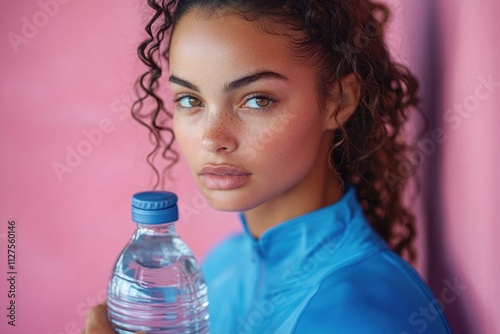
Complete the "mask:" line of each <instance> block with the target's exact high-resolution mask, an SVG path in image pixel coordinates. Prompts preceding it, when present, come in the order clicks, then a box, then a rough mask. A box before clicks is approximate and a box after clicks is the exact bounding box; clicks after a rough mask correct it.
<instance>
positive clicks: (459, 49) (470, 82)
mask: <svg viewBox="0 0 500 334" xmlns="http://www.w3.org/2000/svg"><path fill="white" fill-rule="evenodd" d="M440 2H441V3H440V7H439V8H438V9H439V10H437V9H436V7H437V5H436V2H432V3H431V1H430V0H428V1H421V2H418V3H417V2H414V1H408V2H407V1H399V0H393V1H391V4H392V5H393V7H394V9H395V12H396V15H398V18H397V19H396V20H395V21H394V22H393V30H392V33H391V43H392V45H393V46H394V49H395V54H397V55H399V56H400V57H401V59H402V60H403V61H404V62H406V63H407V64H409V65H410V67H412V68H413V69H414V70H416V71H418V72H419V75H420V76H421V78H422V81H423V84H424V85H423V86H424V93H426V94H428V95H429V96H433V99H431V100H432V103H429V106H430V110H434V112H435V113H436V115H438V116H436V117H434V118H435V121H436V122H435V125H434V126H441V127H443V129H444V130H445V131H446V138H447V139H446V141H445V142H443V143H442V144H440V145H438V146H439V149H438V150H437V151H436V152H435V153H434V154H432V155H429V159H428V160H429V162H433V163H430V164H429V166H430V167H429V170H430V175H432V177H434V180H436V182H435V183H432V184H431V185H430V186H429V187H428V189H427V192H429V193H431V194H435V197H433V198H432V203H437V204H435V206H432V205H430V204H429V202H430V200H429V198H431V197H430V196H429V197H425V198H424V199H422V200H420V201H419V202H418V203H420V204H419V205H418V206H417V209H418V208H424V207H427V209H428V210H426V211H422V213H421V214H420V216H421V217H422V218H428V221H429V222H431V223H432V224H431V226H427V227H426V224H422V227H421V231H422V232H421V234H420V239H419V245H421V246H422V247H423V246H426V245H427V246H428V247H426V250H423V249H422V250H421V251H420V254H421V259H422V260H421V261H420V262H419V264H418V268H419V270H420V271H421V272H422V273H424V274H428V277H429V279H430V283H431V284H432V287H433V289H434V291H435V292H436V293H437V294H438V297H439V294H440V292H442V290H443V289H444V288H445V287H446V282H450V281H451V282H453V281H454V280H455V279H458V281H459V282H460V284H462V285H466V289H465V290H463V292H462V293H461V295H460V296H458V297H457V298H456V299H455V300H454V301H453V302H450V303H449V304H446V305H445V307H446V312H447V314H448V316H449V317H450V320H451V322H452V323H453V324H454V327H455V331H456V332H457V333H496V332H499V331H500V322H499V320H498V316H497V317H496V318H495V317H494V314H495V311H496V313H497V314H498V311H499V310H500V307H499V303H498V300H500V293H499V288H498V286H497V285H495V284H494V283H495V282H496V281H498V279H499V278H500V273H499V272H498V270H499V269H498V266H495V263H497V264H498V263H499V262H500V258H499V257H500V256H499V255H498V254H499V252H498V251H497V250H496V249H495V248H494V244H493V243H494V239H493V238H494V236H500V228H499V225H498V224H495V220H494V216H493V215H494V213H493V209H494V208H495V207H497V206H498V205H497V206H495V204H499V203H495V202H494V201H495V199H494V196H495V195H496V193H498V191H495V190H496V189H498V187H499V186H500V184H499V183H500V174H499V173H498V171H496V169H497V168H496V164H495V163H497V161H495V157H494V155H493V154H494V153H493V152H496V150H495V148H494V143H495V142H498V140H497V141H495V140H494V138H497V137H498V136H499V135H498V131H497V132H495V130H494V128H493V127H494V126H495V125H496V124H495V121H500V116H498V114H497V113H495V111H496V110H495V106H498V105H499V104H500V95H499V94H498V93H497V90H499V89H500V88H499V86H498V85H497V86H494V87H492V88H491V89H492V91H491V92H490V93H491V94H490V95H489V96H488V97H487V98H484V99H483V98H481V100H479V102H478V107H477V108H475V105H473V103H475V101H476V100H474V95H475V94H476V89H477V87H478V86H480V85H481V80H480V79H479V78H481V77H482V78H485V79H488V78H489V76H490V75H491V76H492V79H493V81H495V82H498V81H500V72H499V70H498V69H499V67H498V66H497V65H496V64H495V63H494V61H495V60H497V59H500V57H499V56H500V55H499V54H498V51H495V47H496V48H497V49H498V47H499V45H498V44H499V43H498V42H494V41H495V39H498V38H496V37H497V36H496V34H495V33H496V32H497V31H500V29H499V28H500V26H499V23H498V20H497V19H496V17H495V16H494V15H495V13H498V12H500V11H499V9H500V8H498V2H495V1H493V0H492V1H489V2H488V1H482V2H481V3H479V2H472V1H467V0H460V1H456V0H455V1H451V0H449V1H444V0H442V1H440ZM49 3H50V4H56V6H49V7H47V6H43V5H42V4H49ZM137 4H138V1H132V0H128V1H123V0H122V1H117V0H109V1H98V0H87V1H70V0H64V1H63V0H41V1H35V0H26V1H17V2H8V3H7V1H0V35H1V36H2V38H1V40H0V59H1V62H0V74H1V81H0V104H1V106H0V108H1V109H0V126H1V131H0V145H1V150H0V259H1V260H0V273H1V274H0V275H1V276H0V281H1V282H2V283H1V284H0V309H2V310H5V308H6V307H7V305H8V302H9V300H8V298H7V295H6V294H7V291H8V286H7V285H6V284H5V282H6V278H5V276H6V272H7V267H6V258H7V250H6V245H5V243H6V241H7V236H8V235H7V232H8V230H7V226H8V221H9V220H15V221H16V242H17V243H16V247H17V248H16V252H17V253H16V256H17V258H16V268H15V270H16V271H17V275H16V293H17V294H16V314H17V319H16V327H11V326H8V325H7V324H6V318H5V316H4V315H2V316H1V317H0V319H2V320H0V332H1V333H47V334H60V333H68V334H69V333H79V332H80V330H81V328H82V326H83V323H84V319H85V313H86V311H87V310H88V308H89V307H90V306H92V305H94V304H96V303H97V302H100V301H102V300H103V299H104V297H105V296H104V291H105V290H104V289H105V287H106V282H107V279H108V275H109V272H110V269H111V267H112V265H113V262H114V260H115V258H116V256H117V254H118V252H119V251H120V250H121V248H122V247H123V245H124V244H125V242H126V241H127V240H128V238H129V237H130V235H131V233H132V230H133V224H132V223H131V222H130V219H129V210H130V209H129V201H130V196H131V194H132V193H134V192H136V191H139V190H144V189H148V188H149V187H150V186H151V173H150V171H149V167H148V166H147V165H146V164H145V163H144V158H145V155H146V153H147V151H148V149H149V145H148V141H147V137H146V131H145V130H143V129H142V128H140V127H139V126H137V125H136V124H135V123H134V122H133V121H131V120H130V118H129V117H128V110H127V108H128V107H129V106H130V103H131V95H130V94H131V91H132V84H133V81H134V80H135V78H136V75H137V74H138V73H139V70H138V66H137V60H136V56H135V47H136V42H137V35H138V33H140V32H141V31H142V26H141V25H142V22H144V19H143V16H142V15H139V14H138V13H137V11H138V5H137ZM494 5H496V6H497V8H496V9H495V8H493V7H494ZM436 16H437V17H436ZM27 22H28V23H27ZM30 24H35V25H34V26H33V27H31V28H32V29H31V30H30V29H29V27H28V25H30ZM433 24H434V26H433ZM495 25H496V26H495ZM430 27H436V28H439V29H437V30H436V32H432V31H430ZM13 34H16V35H17V36H14V35H13ZM432 36H434V37H435V39H437V40H438V42H439V44H438V45H437V47H438V48H439V49H440V51H439V52H437V51H436V49H435V48H433V47H431V45H430V44H429V43H430V42H429V40H432V38H430V37H432ZM13 38H14V39H15V40H14V41H13V40H12V39H13ZM16 38H17V39H16ZM431 44H432V43H431ZM495 44H497V45H495ZM495 52H496V54H495ZM431 56H432V57H431ZM495 56H496V57H495ZM436 64H437V65H436ZM438 65H439V66H438ZM432 66H437V67H438V69H439V71H436V72H434V71H431V70H429V68H431V69H432V68H433V67H432ZM440 73H441V74H442V76H440V77H439V78H437V79H435V78H434V77H433V76H437V75H439V74H440ZM436 91H438V92H442V94H439V95H438V96H436V94H435V93H434V94H433V93H432V92H436ZM480 92H481V93H485V94H486V91H484V89H482V90H481V91H480ZM481 96H482V95H481ZM466 103H470V107H471V108H472V107H474V108H475V110H474V111H472V112H470V113H468V114H465V113H463V114H461V115H462V116H460V117H461V118H460V119H461V120H462V121H461V122H460V124H459V125H458V126H457V125H456V123H451V122H449V121H448V122H446V121H444V120H443V115H442V114H443V111H447V110H449V109H451V108H453V107H454V105H455V104H466ZM97 129H98V130H97ZM89 133H90V134H93V136H94V137H93V142H91V141H89V140H88V139H87V136H88V135H89ZM497 139H499V138H497ZM72 150H76V151H79V152H81V153H82V154H83V156H82V157H81V159H75V158H74V157H73V158H70V160H69V164H68V162H67V161H66V159H68V154H69V153H68V152H70V151H72ZM436 161H437V163H435V162H436ZM58 163H59V164H60V165H59V167H61V166H62V164H64V165H66V166H67V169H66V170H65V172H62V171H61V172H60V173H59V176H58V174H57V173H56V172H55V171H54V164H58ZM173 174H174V176H176V177H177V181H176V182H175V183H172V184H171V185H170V187H169V188H170V189H172V190H174V191H176V192H178V194H179V196H180V204H181V214H182V215H183V216H184V218H185V221H184V222H182V223H180V224H179V225H178V227H179V228H178V229H179V231H180V233H181V235H182V236H183V238H184V239H185V240H186V241H187V242H188V244H189V245H190V246H191V248H192V249H193V250H194V252H195V254H196V255H197V256H198V257H202V256H203V255H204V254H205V252H206V251H207V249H209V248H210V247H211V246H212V245H213V244H214V243H215V242H216V241H217V240H219V239H220V238H222V237H223V236H224V235H226V234H227V233H230V232H231V231H235V230H238V229H239V225H238V223H237V220H236V217H235V215H234V214H225V213H218V212H214V211H213V210H211V209H210V208H208V207H207V205H206V203H205V201H203V200H202V199H201V197H199V195H198V194H197V192H196V188H195V185H194V183H193V182H192V180H191V178H190V175H189V173H188V172H187V169H186V165H185V163H184V162H183V161H182V162H181V163H180V164H179V165H178V167H177V168H176V169H175V170H174V172H173ZM432 177H429V179H432ZM437 217H439V218H440V219H437ZM426 221H427V220H426ZM426 231H427V232H426ZM435 251H439V254H442V255H441V256H436V254H434V253H433V252H435ZM427 254H430V255H429V256H427ZM427 257H428V260H426V258H427ZM495 260H496V261H495ZM495 279H496V280H495ZM4 312H5V311H3V312H2V314H4ZM495 321H496V322H495ZM495 329H496V331H495Z"/></svg>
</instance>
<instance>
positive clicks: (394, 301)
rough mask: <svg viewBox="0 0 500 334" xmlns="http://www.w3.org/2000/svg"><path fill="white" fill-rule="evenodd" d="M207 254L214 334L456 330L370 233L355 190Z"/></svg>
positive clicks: (423, 286) (417, 281)
mask: <svg viewBox="0 0 500 334" xmlns="http://www.w3.org/2000/svg"><path fill="white" fill-rule="evenodd" d="M241 220H242V223H243V227H244V233H243V234H240V235H236V236H233V237H230V238H229V239H227V240H225V241H224V242H222V243H221V244H220V245H219V246H217V247H216V248H215V249H214V250H213V251H212V252H211V253H210V254H209V256H208V257H207V259H206V261H205V262H204V265H203V271H204V273H205V278H206V281H207V285H208V297H209V303H210V304H209V310H210V326H211V331H210V333H211V334H247V333H255V334H265V333H272V334H281V333H283V334H285V333H314V334H320V333H334V334H344V333H345V334H358V333H359V334H368V333H369V334H378V333H380V334H392V333H394V334H408V333H419V334H422V333H429V334H441V333H451V330H450V329H449V327H448V324H447V322H446V319H445V317H444V315H443V314H442V310H441V308H440V307H439V303H440V301H439V300H436V299H435V297H434V296H433V294H432V293H431V291H430V290H429V288H428V287H427V286H426V284H425V283H424V282H423V281H422V279H421V278H420V277H419V275H418V273H417V272H416V271H415V270H414V269H413V268H412V267H411V266H410V265H409V264H407V263H406V262H405V261H404V260H402V259H401V258H400V257H399V256H398V255H396V254H395V253H393V252H392V251H391V250H390V249H389V248H388V246H387V245H386V243H385V242H384V241H383V239H382V238H381V237H379V235H378V234H377V233H376V232H375V231H374V230H373V229H372V228H371V226H370V224H369V223H368V221H367V219H366V218H365V216H364V213H363V210H362V208H361V207H360V205H359V203H358V201H357V199H356V192H355V189H354V187H349V188H348V189H347V190H346V193H345V194H344V196H343V197H342V199H340V200H339V201H337V202H336V203H333V204H331V205H329V206H327V207H323V208H321V209H318V210H316V211H313V212H309V213H307V214H304V215H302V216H299V217H296V218H293V219H290V220H288V221H285V222H283V223H281V224H279V225H277V226H274V227H272V228H270V229H269V230H267V231H266V232H265V233H263V234H262V236H261V237H260V238H259V239H258V240H256V239H255V238H253V237H252V236H251V234H250V233H249V231H248V228H247V225H246V222H245V219H244V216H243V215H241Z"/></svg>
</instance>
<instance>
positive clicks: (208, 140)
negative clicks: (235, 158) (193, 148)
mask: <svg viewBox="0 0 500 334" xmlns="http://www.w3.org/2000/svg"><path fill="white" fill-rule="evenodd" d="M236 130H237V129H236V119H235V116H234V115H212V116H209V118H208V120H207V122H206V124H205V131H204V134H203V138H202V140H201V145H202V147H203V148H204V149H205V150H207V151H209V152H211V153H230V152H233V151H234V150H236V148H237V147H238V142H237V139H236V136H235V134H236Z"/></svg>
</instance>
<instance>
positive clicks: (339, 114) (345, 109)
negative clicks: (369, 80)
mask: <svg viewBox="0 0 500 334" xmlns="http://www.w3.org/2000/svg"><path fill="white" fill-rule="evenodd" d="M339 85H341V86H342V91H341V90H340V86H339ZM332 89H333V90H334V91H333V92H332V93H333V94H332V95H331V96H333V98H331V99H330V100H329V101H328V102H327V105H326V108H327V110H326V111H327V113H328V115H327V119H326V122H325V126H326V129H327V130H335V129H337V128H339V127H340V126H341V125H343V124H344V123H345V122H347V120H348V119H349V118H350V117H351V116H352V114H353V113H354V111H356V108H357V107H358V105H359V98H360V95H361V85H360V83H359V81H358V76H357V75H356V74H354V73H350V74H348V75H346V76H344V77H343V78H341V79H340V80H339V82H337V83H335V85H334V86H333V88H332Z"/></svg>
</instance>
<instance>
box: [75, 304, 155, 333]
mask: <svg viewBox="0 0 500 334" xmlns="http://www.w3.org/2000/svg"><path fill="white" fill-rule="evenodd" d="M107 313H108V306H107V305H106V304H100V305H97V306H94V307H93V308H91V309H90V311H89V314H88V315H87V321H86V322H85V329H84V330H83V332H82V333H81V334H116V333H115V331H113V329H112V328H111V325H110V324H109V321H108V315H107ZM136 334H146V333H145V332H136Z"/></svg>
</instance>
